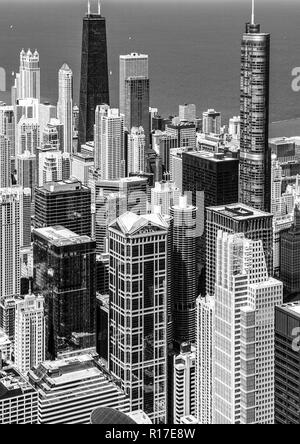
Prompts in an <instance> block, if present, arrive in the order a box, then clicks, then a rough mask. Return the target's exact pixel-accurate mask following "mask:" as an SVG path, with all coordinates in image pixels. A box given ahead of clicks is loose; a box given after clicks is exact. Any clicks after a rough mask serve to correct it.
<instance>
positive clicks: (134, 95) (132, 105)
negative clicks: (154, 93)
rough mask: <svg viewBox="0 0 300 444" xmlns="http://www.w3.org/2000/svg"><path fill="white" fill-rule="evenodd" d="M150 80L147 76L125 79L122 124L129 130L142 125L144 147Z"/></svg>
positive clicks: (147, 132)
mask: <svg viewBox="0 0 300 444" xmlns="http://www.w3.org/2000/svg"><path fill="white" fill-rule="evenodd" d="M149 106H150V80H149V79H148V78H147V77H136V76H133V77H129V78H127V79H126V80H125V114H124V116H125V118H124V126H125V128H126V129H127V130H128V131H129V132H131V129H132V128H140V127H142V128H143V130H144V133H145V144H146V148H148V146H149V135H150V122H149Z"/></svg>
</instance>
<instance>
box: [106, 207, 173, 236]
mask: <svg viewBox="0 0 300 444" xmlns="http://www.w3.org/2000/svg"><path fill="white" fill-rule="evenodd" d="M148 227H149V228H159V229H161V230H162V231H166V230H168V229H169V224H168V223H167V221H166V220H165V218H164V217H163V216H162V215H160V214H146V215H144V216H138V215H136V214H134V213H130V212H127V213H125V214H123V215H122V216H120V217H119V218H118V219H116V220H115V221H114V222H113V223H112V224H111V225H110V228H112V229H115V230H117V231H121V232H122V233H123V234H124V235H126V236H129V235H134V234H137V233H138V232H139V231H141V230H143V229H145V228H148Z"/></svg>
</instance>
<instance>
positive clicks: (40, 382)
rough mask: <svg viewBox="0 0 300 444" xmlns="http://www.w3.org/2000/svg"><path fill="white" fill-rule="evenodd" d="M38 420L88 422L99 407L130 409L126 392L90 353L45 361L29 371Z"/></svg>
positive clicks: (73, 422)
mask: <svg viewBox="0 0 300 444" xmlns="http://www.w3.org/2000/svg"><path fill="white" fill-rule="evenodd" d="M29 380H30V382H31V384H32V385H33V386H34V387H35V389H36V391H37V395H38V411H39V413H38V423H39V424H90V417H91V413H92V412H93V410H95V408H98V407H111V408H115V409H117V410H119V411H121V412H124V413H128V412H129V401H128V398H127V396H126V395H125V394H124V393H123V392H122V390H121V389H120V388H119V387H118V385H117V384H116V382H114V380H113V378H112V377H111V375H110V374H109V373H107V372H106V371H105V369H104V368H103V367H102V366H101V365H100V364H99V362H98V361H97V360H96V358H94V357H93V356H91V355H80V356H76V357H74V358H68V359H60V360H57V361H54V362H53V361H45V362H43V363H42V364H40V365H39V366H37V367H35V368H34V369H32V370H31V371H30V372H29Z"/></svg>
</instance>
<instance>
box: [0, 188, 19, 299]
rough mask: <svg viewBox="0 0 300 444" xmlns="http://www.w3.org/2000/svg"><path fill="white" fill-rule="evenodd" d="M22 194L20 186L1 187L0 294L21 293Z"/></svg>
mask: <svg viewBox="0 0 300 444" xmlns="http://www.w3.org/2000/svg"><path fill="white" fill-rule="evenodd" d="M21 198H22V196H21V193H20V189H19V188H2V189H0V229H1V231H0V295H1V297H7V296H16V295H19V294H20V280H21V275H20V266H21V264H20V248H21V232H22V199H21Z"/></svg>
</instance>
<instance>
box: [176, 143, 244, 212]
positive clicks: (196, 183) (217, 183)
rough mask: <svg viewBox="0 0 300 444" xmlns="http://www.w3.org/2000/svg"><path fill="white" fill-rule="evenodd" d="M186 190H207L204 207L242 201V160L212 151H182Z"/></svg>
mask: <svg viewBox="0 0 300 444" xmlns="http://www.w3.org/2000/svg"><path fill="white" fill-rule="evenodd" d="M182 169H183V173H182V176H183V190H184V192H186V191H191V192H192V193H193V204H194V205H196V202H197V200H196V199H197V192H204V207H205V208H206V207H209V206H217V205H226V204H231V203H234V202H237V201H238V192H239V161H238V159H235V158H233V157H231V156H229V155H224V154H221V153H220V154H217V153H208V152H204V151H202V152H186V153H183V154H182Z"/></svg>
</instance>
